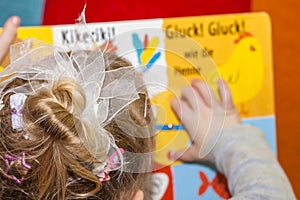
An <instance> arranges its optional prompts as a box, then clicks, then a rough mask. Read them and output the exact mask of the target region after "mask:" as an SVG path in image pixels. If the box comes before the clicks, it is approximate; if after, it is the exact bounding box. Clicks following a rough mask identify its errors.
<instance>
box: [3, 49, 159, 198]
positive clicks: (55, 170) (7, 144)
mask: <svg viewBox="0 0 300 200" xmlns="http://www.w3.org/2000/svg"><path fill="white" fill-rule="evenodd" d="M104 57H105V60H106V61H108V62H107V63H108V64H107V66H106V67H105V69H106V71H109V70H115V69H119V68H123V67H126V66H131V64H130V63H129V62H128V61H126V60H125V59H123V58H120V57H116V56H114V55H112V54H110V55H106V56H104ZM138 79H139V78H137V81H140V80H138ZM38 82H39V83H40V84H44V83H45V82H46V81H45V80H38ZM25 84H28V80H24V79H22V78H20V77H16V78H14V79H13V80H12V81H10V82H9V84H6V85H5V88H2V94H3V96H2V97H1V99H2V101H3V102H2V109H1V110H0V140H1V142H0V172H1V176H2V177H1V181H0V199H75V198H76V199H77V198H83V199H105V200H106V199H132V197H133V196H134V194H135V193H136V191H137V190H142V191H143V192H144V195H145V199H150V187H151V186H150V183H151V173H150V171H151V167H152V166H151V163H150V165H149V162H148V161H143V160H141V159H138V161H137V162H136V163H135V165H136V166H135V167H136V168H138V169H141V170H140V172H146V173H139V172H137V173H134V172H131V171H127V170H124V168H123V167H122V166H120V168H117V169H116V170H113V171H110V172H109V174H108V178H110V179H109V180H106V181H103V180H102V181H101V180H100V178H99V177H98V176H97V175H96V174H95V172H94V170H95V166H97V165H99V164H103V163H104V161H103V160H102V161H99V160H98V159H96V158H95V157H94V156H93V155H92V154H91V152H90V151H89V150H88V149H87V147H86V145H84V144H83V143H82V139H81V138H80V137H79V133H78V132H79V131H81V130H82V129H83V127H81V126H80V124H81V122H80V120H81V119H80V118H79V117H78V116H76V114H74V112H75V111H76V112H81V111H82V110H81V111H80V109H83V107H84V106H85V105H86V103H87V102H85V100H86V99H85V94H84V92H83V89H82V88H81V87H80V86H79V84H78V83H76V82H75V81H72V80H59V81H57V82H55V83H54V84H53V85H52V87H51V88H44V89H40V90H39V91H37V92H36V93H35V94H33V95H27V98H26V100H25V103H24V105H23V108H22V112H21V115H22V120H23V127H22V128H21V129H15V128H13V124H12V117H13V116H12V113H13V112H15V110H14V109H13V108H11V105H10V100H11V96H12V95H13V92H7V91H9V90H10V89H11V88H17V87H19V86H22V85H25ZM0 89H1V88H0ZM138 96H139V98H138V99H136V100H134V101H132V102H131V103H129V104H128V105H127V106H126V108H124V109H125V110H127V111H128V113H129V114H130V117H131V119H132V121H134V122H135V123H136V126H137V127H149V128H148V130H147V131H148V132H147V133H141V134H144V135H143V137H137V136H136V135H137V134H136V133H134V134H132V133H129V132H127V131H126V130H131V129H132V127H128V129H126V123H122V127H120V126H119V122H118V121H117V120H115V119H117V118H120V119H121V120H122V121H123V122H124V121H125V122H126V120H127V119H122V115H121V114H119V113H118V114H116V115H115V116H113V119H112V120H110V121H109V122H108V123H107V124H105V126H104V127H103V128H104V129H105V131H107V132H108V133H110V135H111V136H112V137H113V140H114V141H115V144H116V146H117V147H119V148H120V149H123V150H124V151H128V152H132V153H147V152H151V151H152V146H153V141H152V136H151V135H148V133H151V132H153V130H151V127H152V123H153V122H152V113H151V108H150V103H149V100H148V96H147V91H146V88H145V87H144V86H143V87H142V88H139V93H138ZM74 105H77V107H76V108H75V107H74ZM0 106H1V105H0ZM78 109H79V111H78ZM124 116H127V115H124ZM78 124H79V125H78ZM128 126H132V124H130V125H128ZM85 128H88V127H85ZM149 129H150V130H149ZM139 130H142V129H139ZM145 134H146V135H148V136H147V137H145ZM87 137H88V136H87ZM88 139H92V140H93V138H88ZM108 156H109V155H106V157H108ZM124 157H125V155H124ZM123 165H126V161H124V164H123ZM26 166H27V167H26ZM8 167H9V168H8ZM8 169H9V170H8ZM147 172H149V173H147ZM106 173H107V172H106ZM105 175H107V174H105ZM8 176H9V178H8ZM106 178H107V177H106Z"/></svg>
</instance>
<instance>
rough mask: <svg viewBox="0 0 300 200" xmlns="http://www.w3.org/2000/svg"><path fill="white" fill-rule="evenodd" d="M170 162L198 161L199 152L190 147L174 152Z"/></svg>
mask: <svg viewBox="0 0 300 200" xmlns="http://www.w3.org/2000/svg"><path fill="white" fill-rule="evenodd" d="M172 160H179V161H182V162H192V161H196V160H199V152H198V150H197V149H196V148H195V146H193V145H192V146H191V147H189V148H187V149H182V150H179V151H176V152H175V153H174V154H173V156H172Z"/></svg>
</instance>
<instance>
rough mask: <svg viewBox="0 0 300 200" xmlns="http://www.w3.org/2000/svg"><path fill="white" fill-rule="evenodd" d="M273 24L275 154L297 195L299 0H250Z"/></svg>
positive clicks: (299, 160)
mask: <svg viewBox="0 0 300 200" xmlns="http://www.w3.org/2000/svg"><path fill="white" fill-rule="evenodd" d="M252 10H253V11H266V12H268V13H269V14H270V16H271V20H272V24H273V55H274V73H275V78H274V79H275V97H276V98H275V101H276V118H277V123H276V125H277V144H278V158H279V161H280V163H281V164H282V166H283V168H284V170H285V171H286V173H287V175H288V177H289V178H290V180H291V182H292V185H293V188H294V190H295V192H296V195H297V197H298V198H300V117H299V116H300V93H299V91H300V58H299V53H300V37H299V33H300V26H299V25H300V24H299V19H300V1H299V0H285V1H270V0H252Z"/></svg>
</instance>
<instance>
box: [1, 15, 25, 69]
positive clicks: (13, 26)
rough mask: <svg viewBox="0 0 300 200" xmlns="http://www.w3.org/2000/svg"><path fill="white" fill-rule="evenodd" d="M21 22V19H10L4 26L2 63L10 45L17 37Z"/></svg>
mask: <svg viewBox="0 0 300 200" xmlns="http://www.w3.org/2000/svg"><path fill="white" fill-rule="evenodd" d="M20 21H21V20H20V18H19V17H17V16H13V17H10V18H9V19H8V20H7V21H6V22H5V24H4V27H3V32H2V33H1V34H0V63H1V61H2V59H3V58H4V56H5V54H6V53H7V51H8V47H9V45H10V44H11V43H12V41H13V40H14V38H15V36H16V33H17V29H18V27H19V25H20Z"/></svg>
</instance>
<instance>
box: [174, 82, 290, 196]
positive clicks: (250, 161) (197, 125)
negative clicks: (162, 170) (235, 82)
mask: <svg viewBox="0 0 300 200" xmlns="http://www.w3.org/2000/svg"><path fill="white" fill-rule="evenodd" d="M219 92H220V96H221V102H218V101H217V99H216V97H215V96H214V95H213V93H212V91H211V89H210V88H209V87H207V85H206V84H205V83H204V82H203V81H199V80H193V81H192V84H191V87H187V88H184V89H183V91H182V96H181V98H179V99H176V100H174V101H173V102H172V107H173V109H174V111H175V113H176V114H177V116H178V117H179V119H180V120H181V122H182V123H183V125H184V126H185V128H186V129H187V131H188V132H189V134H190V136H191V138H193V139H192V140H193V144H192V145H191V147H190V148H188V149H187V150H186V151H181V152H177V153H176V154H175V158H179V159H180V160H182V161H196V160H199V159H200V158H202V157H201V155H204V154H201V152H200V151H204V152H205V151H206V152H209V150H210V148H211V147H212V145H214V142H215V139H216V138H218V131H216V129H212V128H211V127H217V128H218V129H220V131H221V136H220V138H219V140H218V142H217V143H216V145H215V146H214V148H213V150H212V151H211V152H210V153H209V154H208V155H207V156H206V159H208V160H210V161H212V162H213V163H215V164H216V167H217V169H218V170H219V171H220V172H222V173H223V174H224V175H225V176H226V177H227V179H228V185H229V190H230V192H231V195H232V197H233V199H296V198H295V195H294V193H293V190H292V187H291V185H290V183H289V181H288V178H287V177H286V175H285V173H284V171H283V170H282V168H281V167H280V165H279V163H278V161H277V159H276V157H275V155H274V154H273V152H272V151H271V149H270V147H269V146H268V144H267V142H266V140H265V137H264V135H263V133H262V132H261V131H260V130H258V129H256V128H254V127H251V126H245V125H241V123H240V117H239V114H238V112H237V111H236V109H235V108H234V106H233V102H232V98H231V94H230V90H229V88H228V86H227V84H226V83H224V82H223V81H219ZM181 109H182V110H183V112H181ZM218 116H219V117H218ZM220 118H223V119H224V120H220ZM210 119H218V120H217V121H212V122H211V124H212V126H208V125H207V124H210V121H209V120H210ZM222 122H224V123H223V124H222ZM222 125H223V126H222ZM209 127H210V128H209ZM206 135H208V136H207V137H206ZM205 140H206V141H205ZM207 140H208V141H207ZM199 155H200V156H199Z"/></svg>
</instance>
